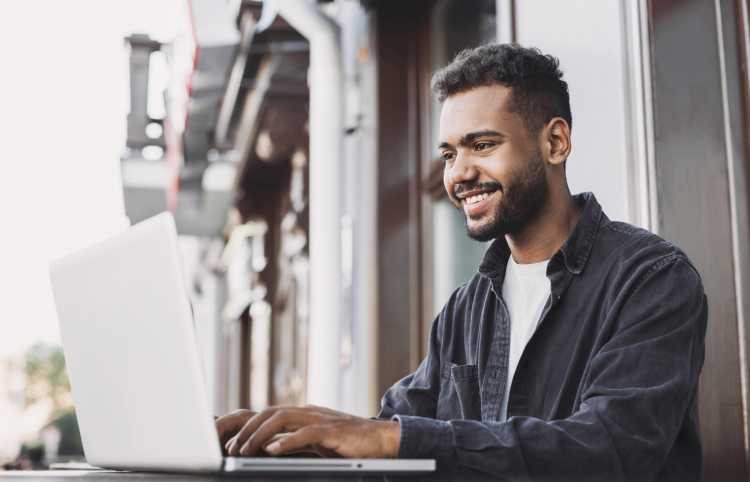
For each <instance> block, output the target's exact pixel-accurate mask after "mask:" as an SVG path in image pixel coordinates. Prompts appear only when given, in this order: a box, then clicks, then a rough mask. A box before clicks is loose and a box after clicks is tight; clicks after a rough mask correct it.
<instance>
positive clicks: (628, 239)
mask: <svg viewBox="0 0 750 482" xmlns="http://www.w3.org/2000/svg"><path fill="white" fill-rule="evenodd" d="M594 251H595V252H594V253H592V258H594V259H592V260H591V261H593V262H594V264H595V265H600V267H602V268H604V269H611V268H616V269H621V270H628V271H631V270H638V271H641V272H643V273H647V272H651V271H654V270H658V269H659V268H661V267H664V266H666V265H669V264H671V263H683V264H684V265H685V266H687V267H689V268H690V269H691V270H692V271H694V272H695V274H696V275H697V276H698V278H700V275H699V273H698V271H697V269H696V268H695V266H694V265H693V263H692V262H691V261H690V258H689V257H688V255H687V254H686V253H685V252H684V251H683V250H682V249H681V248H680V247H679V246H677V245H676V244H675V243H673V242H671V241H668V240H666V239H664V238H662V237H661V236H659V235H658V234H655V233H653V232H651V231H649V230H647V229H644V228H641V227H638V226H635V225H632V224H629V223H626V222H622V221H610V220H609V219H605V220H604V221H603V222H602V224H601V226H600V229H599V235H598V236H597V243H596V247H595V249H594Z"/></svg>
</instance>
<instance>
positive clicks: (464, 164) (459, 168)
mask: <svg viewBox="0 0 750 482" xmlns="http://www.w3.org/2000/svg"><path fill="white" fill-rule="evenodd" d="M448 175H449V176H450V180H451V182H452V183H453V184H457V183H460V182H466V181H472V180H474V179H476V177H477V175H478V171H477V169H476V166H475V165H474V163H473V162H471V159H470V158H469V156H462V155H461V154H457V155H456V159H455V161H454V162H453V165H452V166H451V167H450V171H449V172H448Z"/></svg>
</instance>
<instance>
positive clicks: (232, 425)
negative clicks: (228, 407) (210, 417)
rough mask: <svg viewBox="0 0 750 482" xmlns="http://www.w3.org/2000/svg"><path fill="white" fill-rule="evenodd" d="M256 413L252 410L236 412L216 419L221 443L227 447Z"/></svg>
mask: <svg viewBox="0 0 750 482" xmlns="http://www.w3.org/2000/svg"><path fill="white" fill-rule="evenodd" d="M253 415H255V412H251V411H250V410H235V411H234V412H232V413H228V414H226V415H224V416H222V417H219V418H217V419H216V433H217V434H218V435H219V443H220V444H221V446H222V447H225V446H226V443H227V441H228V440H229V439H230V438H232V437H234V436H235V435H236V434H237V432H239V430H240V429H241V428H242V427H243V426H244V425H245V423H246V422H247V421H248V420H249V419H250V418H251V417H252V416H253Z"/></svg>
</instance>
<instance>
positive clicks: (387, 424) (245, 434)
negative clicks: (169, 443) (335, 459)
mask: <svg viewBox="0 0 750 482" xmlns="http://www.w3.org/2000/svg"><path fill="white" fill-rule="evenodd" d="M400 438H401V428H400V426H399V423H398V422H396V421H390V420H371V419H367V418H360V417H355V416H353V415H348V414H345V413H341V412H336V411H334V410H330V409H327V408H322V407H315V406H309V405H308V406H305V407H271V408H268V409H266V410H263V411H262V412H259V413H257V414H255V415H254V416H252V417H251V418H250V419H249V420H248V421H247V422H246V423H245V425H244V426H243V427H242V428H241V429H240V431H239V432H237V434H236V435H235V436H234V437H232V438H231V439H229V441H228V442H227V443H226V450H227V453H228V454H229V455H231V456H245V457H255V456H258V455H260V454H261V451H263V452H266V453H268V454H270V455H284V454H289V453H294V452H299V451H314V452H316V453H319V454H325V455H329V454H336V455H339V456H341V457H348V458H393V457H396V456H397V455H398V449H399V443H400Z"/></svg>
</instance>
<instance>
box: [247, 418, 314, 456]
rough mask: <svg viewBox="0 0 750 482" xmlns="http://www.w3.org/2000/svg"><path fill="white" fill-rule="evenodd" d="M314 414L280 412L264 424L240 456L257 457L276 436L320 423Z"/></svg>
mask: <svg viewBox="0 0 750 482" xmlns="http://www.w3.org/2000/svg"><path fill="white" fill-rule="evenodd" d="M318 420H319V419H318V417H317V416H316V414H314V413H310V412H307V411H304V410H302V409H288V410H280V411H278V412H276V413H275V414H274V415H273V416H271V417H270V418H269V419H268V420H266V421H265V422H263V423H262V424H261V425H260V426H259V427H258V429H257V430H256V431H255V433H253V434H252V435H251V436H250V438H248V439H247V441H246V442H245V443H244V445H242V447H241V448H240V455H243V456H255V455H257V454H258V452H259V451H260V449H261V447H263V446H264V445H266V444H267V443H268V441H269V440H270V439H271V438H272V437H273V436H274V435H277V434H279V433H282V432H288V431H293V430H297V429H298V428H300V427H304V426H306V425H311V424H314V423H316V422H318Z"/></svg>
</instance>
